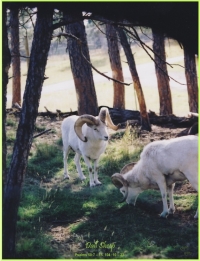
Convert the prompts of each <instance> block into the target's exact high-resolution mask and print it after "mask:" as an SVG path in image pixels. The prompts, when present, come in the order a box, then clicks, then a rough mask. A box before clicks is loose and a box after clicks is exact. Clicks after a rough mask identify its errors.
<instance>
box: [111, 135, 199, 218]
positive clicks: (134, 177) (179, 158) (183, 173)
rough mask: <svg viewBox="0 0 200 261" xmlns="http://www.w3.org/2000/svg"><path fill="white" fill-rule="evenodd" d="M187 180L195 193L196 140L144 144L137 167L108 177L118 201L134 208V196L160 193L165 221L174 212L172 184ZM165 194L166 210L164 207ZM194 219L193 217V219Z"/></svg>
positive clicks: (135, 198) (196, 183) (179, 139)
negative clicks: (145, 191)
mask: <svg viewBox="0 0 200 261" xmlns="http://www.w3.org/2000/svg"><path fill="white" fill-rule="evenodd" d="M185 179H188V180H189V182H190V183H191V185H192V186H193V187H194V189H195V190H196V191H198V137H197V136H192V135H191V136H184V137H179V138H174V139H170V140H160V141H154V142H152V143H150V144H148V145H147V146H146V147H145V148H144V150H143V152H142V153H141V155H140V160H139V161H138V162H137V163H130V164H128V165H126V166H125V167H124V168H123V169H122V170H121V173H120V174H119V173H116V174H114V175H112V182H113V184H114V185H115V186H116V187H117V188H119V189H120V192H121V193H122V194H123V196H124V198H123V200H122V202H123V201H125V200H126V202H127V203H128V204H133V205H135V203H136V200H137V197H138V195H139V194H140V193H141V192H143V191H144V190H147V189H160V192H161V196H162V201H163V212H162V213H161V215H160V216H161V217H167V215H168V214H170V213H171V214H172V213H174V211H175V207H174V200H173V189H174V185H175V182H176V181H183V180H185ZM167 190H168V193H169V200H170V206H169V209H168V205H167ZM195 218H197V213H196V215H195Z"/></svg>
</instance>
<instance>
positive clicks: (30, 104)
mask: <svg viewBox="0 0 200 261" xmlns="http://www.w3.org/2000/svg"><path fill="white" fill-rule="evenodd" d="M52 21H53V9H51V8H49V9H47V10H44V9H42V8H38V13H37V21H36V26H35V31H34V39H33V44H32V51H31V58H30V66H29V70H28V76H27V82H26V88H25V92H24V100H23V106H22V110H21V115H20V121H19V125H18V129H17V136H16V142H15V145H14V149H13V156H12V159H11V163H10V169H9V173H8V177H7V180H6V184H5V189H4V195H3V258H14V257H15V234H16V221H17V211H18V206H19V202H20V196H21V188H22V183H23V180H24V175H25V171H26V166H27V160H28V155H29V151H30V148H31V145H32V138H33V131H34V126H35V121H36V117H37V113H38V105H39V100H40V95H41V90H42V84H43V81H44V72H45V66H46V61H47V56H48V52H49V48H50V43H51V36H52Z"/></svg>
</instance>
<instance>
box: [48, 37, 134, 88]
mask: <svg viewBox="0 0 200 261" xmlns="http://www.w3.org/2000/svg"><path fill="white" fill-rule="evenodd" d="M60 36H64V37H70V38H73V39H74V40H76V41H77V42H78V45H79V46H80V50H81V55H82V57H83V58H84V60H85V61H86V62H87V63H88V64H89V65H90V66H91V67H92V69H93V70H95V71H96V72H97V73H99V74H100V75H102V76H104V77H106V78H107V79H108V80H112V81H114V82H117V83H120V84H124V85H131V84H132V83H125V82H121V81H118V80H116V79H114V78H111V77H109V76H107V75H105V74H104V73H102V72H100V71H99V70H97V69H96V68H95V67H94V66H93V65H92V63H91V62H90V61H88V60H87V58H86V57H85V55H84V54H83V52H82V42H81V40H80V39H79V38H77V37H76V36H74V35H72V34H68V33H58V34H56V35H52V38H54V37H60Z"/></svg>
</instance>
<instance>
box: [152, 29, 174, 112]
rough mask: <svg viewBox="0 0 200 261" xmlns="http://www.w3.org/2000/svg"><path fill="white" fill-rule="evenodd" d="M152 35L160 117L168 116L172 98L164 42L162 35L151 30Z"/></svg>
mask: <svg viewBox="0 0 200 261" xmlns="http://www.w3.org/2000/svg"><path fill="white" fill-rule="evenodd" d="M152 33H153V51H154V53H156V54H157V55H154V59H155V62H156V64H155V69H156V76H157V82H158V92H159V98H160V115H170V114H172V113H173V110H172V98H171V90H170V85H169V77H168V72H167V65H166V62H165V61H166V55H165V42H164V35H163V34H161V33H159V32H157V31H156V30H154V29H152Z"/></svg>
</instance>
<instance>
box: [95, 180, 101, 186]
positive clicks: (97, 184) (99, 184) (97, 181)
mask: <svg viewBox="0 0 200 261" xmlns="http://www.w3.org/2000/svg"><path fill="white" fill-rule="evenodd" d="M94 183H95V186H101V185H102V183H101V182H100V181H99V180H96V181H94Z"/></svg>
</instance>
